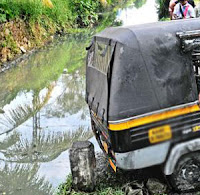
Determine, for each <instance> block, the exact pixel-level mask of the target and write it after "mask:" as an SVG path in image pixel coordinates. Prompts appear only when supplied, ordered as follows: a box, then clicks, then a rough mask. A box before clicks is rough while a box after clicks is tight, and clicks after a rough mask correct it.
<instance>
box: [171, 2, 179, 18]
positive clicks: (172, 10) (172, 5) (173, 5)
mask: <svg viewBox="0 0 200 195" xmlns="http://www.w3.org/2000/svg"><path fill="white" fill-rule="evenodd" d="M177 3H178V0H171V1H170V2H169V16H170V19H171V20H172V18H173V12H174V7H175V6H176V4H177Z"/></svg>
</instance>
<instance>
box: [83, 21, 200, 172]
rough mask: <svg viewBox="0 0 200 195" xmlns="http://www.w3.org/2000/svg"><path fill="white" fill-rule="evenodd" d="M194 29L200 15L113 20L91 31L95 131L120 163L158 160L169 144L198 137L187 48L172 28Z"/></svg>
mask: <svg viewBox="0 0 200 195" xmlns="http://www.w3.org/2000/svg"><path fill="white" fill-rule="evenodd" d="M198 29H200V20H199V19H191V20H184V21H183V20H182V21H173V22H158V23H152V24H145V25H137V26H130V27H116V28H114V27H113V28H108V29H106V30H104V31H103V32H101V33H99V34H97V35H95V36H94V38H93V41H92V43H91V45H90V47H89V48H88V49H89V50H88V56H87V68H86V101H87V103H88V105H89V108H90V113H91V119H92V127H93V131H94V133H95V135H96V137H97V138H98V139H99V143H100V145H101V146H102V148H103V149H104V151H105V152H106V153H107V154H108V156H109V157H110V158H111V159H112V160H113V162H116V164H117V166H118V167H121V168H124V169H137V168H144V167H148V166H152V165H156V164H161V163H163V162H164V161H165V160H166V158H167V155H168V153H169V151H170V149H171V147H173V146H174V145H175V144H177V143H179V142H183V141H186V140H190V139H194V138H196V137H199V131H194V129H195V128H196V129H198V127H199V126H200V122H199V121H200V112H199V111H200V110H199V105H198V102H197V99H198V91H197V84H196V80H195V76H194V70H193V64H192V61H191V54H190V53H184V52H182V50H181V41H180V39H179V38H178V37H177V35H176V34H177V32H185V31H189V30H198ZM199 129H200V128H199ZM156 132H158V133H157V138H156V136H154V133H156ZM159 133H160V134H159ZM152 137H153V138H152ZM152 139H156V140H157V141H155V140H154V141H152ZM154 154H155V155H154ZM142 155H144V156H145V158H143V159H142V158H141V156H142Z"/></svg>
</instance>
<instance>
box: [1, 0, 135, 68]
mask: <svg viewBox="0 0 200 195" xmlns="http://www.w3.org/2000/svg"><path fill="white" fill-rule="evenodd" d="M128 2H133V0H120V1H117V0H73V1H71V0H1V2H0V32H1V33H0V65H1V64H2V63H5V62H7V61H10V60H12V59H13V58H14V57H15V56H17V55H19V54H21V53H25V52H26V51H28V50H31V49H33V48H38V47H40V46H42V45H44V44H45V43H47V42H49V41H52V39H53V37H52V35H54V34H63V33H68V32H69V33H72V32H80V31H82V30H83V29H88V28H93V27H96V26H98V25H99V24H102V25H109V24H110V22H111V21H113V20H114V17H115V16H114V15H116V10H115V8H116V7H117V6H119V5H120V7H121V5H127V3H128ZM105 12H111V13H112V14H111V15H108V16H105V17H102V13H105Z"/></svg>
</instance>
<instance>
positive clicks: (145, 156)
mask: <svg viewBox="0 0 200 195" xmlns="http://www.w3.org/2000/svg"><path fill="white" fill-rule="evenodd" d="M169 148H170V141H168V142H164V143H161V144H157V145H153V146H149V147H146V148H142V149H138V150H134V151H130V152H125V153H115V158H116V165H117V167H119V168H121V169H124V170H132V169H141V168H146V167H150V166H154V165H158V164H162V163H164V162H165V160H166V158H167V154H168V151H169Z"/></svg>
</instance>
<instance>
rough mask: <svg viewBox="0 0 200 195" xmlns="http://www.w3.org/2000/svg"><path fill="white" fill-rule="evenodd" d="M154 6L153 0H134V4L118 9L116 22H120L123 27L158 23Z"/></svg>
mask: <svg viewBox="0 0 200 195" xmlns="http://www.w3.org/2000/svg"><path fill="white" fill-rule="evenodd" d="M156 5H157V4H156V2H155V0H136V1H135V4H132V5H131V6H129V7H127V8H123V9H119V10H118V13H117V19H116V20H119V21H122V24H123V26H127V25H135V24H142V23H150V22H156V21H158V14H157V7H156ZM138 8H139V9H138Z"/></svg>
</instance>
